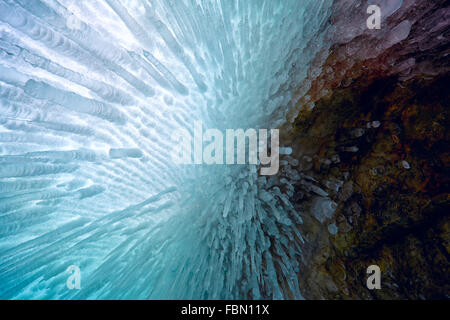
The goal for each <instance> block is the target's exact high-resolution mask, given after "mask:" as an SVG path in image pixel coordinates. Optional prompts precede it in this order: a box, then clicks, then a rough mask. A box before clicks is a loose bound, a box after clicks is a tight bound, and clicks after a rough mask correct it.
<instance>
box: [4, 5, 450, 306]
mask: <svg viewBox="0 0 450 320" xmlns="http://www.w3.org/2000/svg"><path fill="white" fill-rule="evenodd" d="M369 6H372V8H373V6H375V8H380V12H379V20H380V21H378V22H379V23H380V27H379V28H371V27H370V21H369V20H368V19H374V16H373V15H372V13H371V12H370V11H369V10H368V7H369ZM375 18H376V17H375ZM372 22H373V21H372ZM449 26H450V7H449V3H448V1H444V0H435V1H426V0H339V1H337V0H336V1H333V0H320V1H319V0H96V1H75V0H36V1H29V0H0V298H1V299H336V298H353V299H366V298H367V299H383V298H386V297H388V298H404V297H406V296H408V295H409V296H412V297H414V298H430V297H447V298H448V292H450V291H449V283H450V281H448V277H449V276H448V272H447V273H445V272H444V271H443V270H448V268H449V260H450V259H449V253H450V245H449V243H450V240H449V234H448V230H449V219H448V207H447V205H448V203H449V202H448V200H449V199H450V198H449V196H448V189H447V188H448V183H449V180H448V171H446V170H445V169H444V168H445V166H446V165H448V159H449V153H448V149H447V151H445V149H446V146H448V140H449V135H448V128H449V123H448V110H449V105H448V102H449V96H448V84H449V83H450V82H448V80H449V79H448V76H449V70H450V64H449V57H448V55H449V53H450V46H449V43H450V41H449V36H450V28H449ZM196 122H197V123H198V122H201V124H202V128H203V130H208V129H211V130H216V131H214V132H217V131H220V132H226V130H238V129H243V130H247V129H254V130H263V129H267V130H271V129H278V130H279V132H280V133H279V171H278V172H277V173H276V174H273V175H263V174H261V169H262V167H263V164H262V163H261V162H260V161H258V162H257V163H256V164H255V163H248V164H232V165H229V164H226V163H225V164H223V163H211V162H209V163H204V162H201V161H200V162H199V163H197V162H195V161H193V162H192V163H189V164H187V163H176V162H174V161H173V159H172V152H173V150H174V148H175V147H176V145H177V143H178V141H176V139H174V138H173V134H174V132H176V131H177V130H180V129H181V130H184V132H187V133H189V134H190V135H192V136H194V135H195V132H194V131H195V126H194V124H195V123H196ZM192 143H193V144H195V142H192ZM271 145H272V146H271V147H269V148H271V149H272V153H273V152H274V150H275V145H274V142H273V141H272V143H271ZM204 146H206V145H205V144H204V145H203V147H204ZM193 147H194V148H195V146H193ZM277 148H278V146H277ZM277 150H278V149H277ZM216 152H217V151H216ZM201 156H202V155H201V154H200V157H201ZM266 163H267V162H266ZM430 179H431V180H430ZM446 208H447V209H446ZM429 243H433V244H439V245H433V249H430V250H428V249H427V245H428V244H429ZM405 248H406V249H405ZM408 248H409V249H408ZM411 248H413V249H414V248H415V249H414V250H416V251H418V252H422V253H418V255H417V256H414V257H415V258H414V259H413V258H411V257H409V256H407V255H408V254H409V252H412V251H413V249H411ZM399 252H402V253H401V254H403V255H405V256H400V255H401V254H400V253H399ZM423 252H426V253H423ZM391 256H395V257H399V256H400V257H399V259H400V260H401V261H403V262H404V261H406V262H405V263H406V264H407V265H408V266H407V267H404V264H405V263H403V265H401V263H400V262H395V261H394V260H392V259H390V257H391ZM421 259H422V260H423V261H427V264H426V265H427V266H428V267H427V268H428V269H427V268H422V267H421V265H424V263H423V262H421V261H422V260H421ZM372 264H379V265H380V266H381V267H382V270H383V272H385V273H384V274H385V279H384V280H383V284H386V286H387V287H389V289H386V291H383V293H381V292H371V291H370V290H368V289H367V288H365V287H364V286H363V285H361V286H360V287H358V286H357V285H355V284H357V283H363V282H364V281H365V280H364V277H365V270H366V268H367V267H368V266H369V265H372ZM383 268H385V269H383ZM386 268H387V269H386ZM405 268H407V270H409V271H408V272H413V273H417V276H418V277H422V278H423V279H426V280H427V281H425V280H424V281H423V282H421V283H422V284H421V285H419V284H417V286H420V287H415V286H416V285H413V284H411V290H410V291H408V293H405V292H403V291H401V290H400V289H398V287H399V285H398V284H399V283H403V282H405V283H406V282H407V281H409V280H407V279H406V276H405V273H406V271H405V270H406V269H405ZM74 270H75V271H74ZM386 270H388V271H386ZM411 270H412V271H411ZM427 270H441V272H444V273H445V274H446V275H445V276H439V275H436V272H434V271H429V272H428V271H427ZM74 272H75V273H76V274H77V276H78V283H77V285H76V288H74V287H73V286H72V287H70V283H69V280H71V279H70V278H71V276H73V273H74ZM437 272H438V274H439V271H437ZM442 277H444V278H442ZM445 277H446V278H445ZM408 279H409V278H408ZM445 279H447V281H446V280H445ZM445 283H446V284H445ZM396 286H397V287H396ZM400 287H401V286H400ZM383 295H384V296H383Z"/></svg>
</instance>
